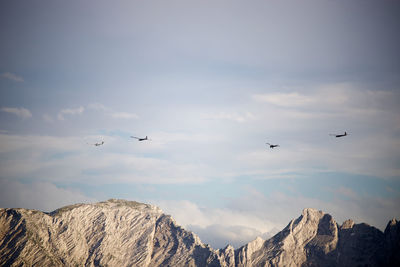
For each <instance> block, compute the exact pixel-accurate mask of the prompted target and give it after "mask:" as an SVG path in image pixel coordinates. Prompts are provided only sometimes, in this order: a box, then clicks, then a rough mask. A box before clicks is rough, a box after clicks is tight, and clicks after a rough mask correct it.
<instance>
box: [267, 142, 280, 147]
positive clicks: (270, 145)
mask: <svg viewBox="0 0 400 267" xmlns="http://www.w3.org/2000/svg"><path fill="white" fill-rule="evenodd" d="M266 144H267V145H269V148H274V147H278V146H279V145H272V144H270V143H266Z"/></svg>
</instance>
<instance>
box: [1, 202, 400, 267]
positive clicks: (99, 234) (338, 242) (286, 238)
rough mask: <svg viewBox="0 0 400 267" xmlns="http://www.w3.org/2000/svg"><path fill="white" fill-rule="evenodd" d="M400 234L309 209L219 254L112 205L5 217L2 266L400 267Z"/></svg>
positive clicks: (131, 205) (145, 210) (140, 207)
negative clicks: (338, 220)
mask: <svg viewBox="0 0 400 267" xmlns="http://www.w3.org/2000/svg"><path fill="white" fill-rule="evenodd" d="M399 244H400V227H399V223H398V221H397V220H392V221H390V222H389V223H388V226H387V228H386V230H385V232H384V233H382V232H381V231H380V230H378V229H376V228H374V227H372V226H369V225H367V224H355V223H354V222H353V221H352V220H347V221H345V222H344V223H343V224H342V226H341V227H338V224H337V223H336V222H335V220H334V219H333V218H332V216H331V215H329V214H326V213H323V212H322V211H318V210H315V209H310V208H308V209H304V210H303V211H302V213H301V216H300V217H298V218H297V219H295V220H291V221H290V222H289V224H288V225H287V226H286V227H285V228H284V229H283V230H282V231H281V232H279V233H277V234H276V235H275V236H273V237H272V238H270V239H268V240H263V239H262V238H260V237H258V238H256V239H255V240H253V241H251V242H249V243H248V244H246V245H244V246H243V247H240V248H238V249H236V250H235V249H234V248H233V247H232V246H229V245H228V246H226V247H225V248H224V249H219V250H214V249H212V248H211V247H210V246H208V245H206V244H203V243H202V242H201V240H200V238H199V237H198V236H197V235H196V234H194V233H192V232H189V231H186V230H185V229H184V228H182V227H180V226H179V225H178V224H177V223H176V222H175V221H174V220H173V218H172V217H171V216H169V215H165V214H163V213H162V211H161V210H160V209H159V208H157V207H155V206H152V205H148V204H143V203H139V202H135V201H126V200H119V199H110V200H107V201H103V202H99V203H94V204H76V205H70V206H66V207H63V208H60V209H57V210H55V211H53V212H50V213H43V212H40V211H35V210H25V209H0V266H20V265H27V266H32V265H39V266H76V265H77V266H106V265H108V266H224V267H235V266H243V267H244V266H359V265H362V266H399V265H400V264H399V263H400V256H399V255H400V253H399V251H400V245H399Z"/></svg>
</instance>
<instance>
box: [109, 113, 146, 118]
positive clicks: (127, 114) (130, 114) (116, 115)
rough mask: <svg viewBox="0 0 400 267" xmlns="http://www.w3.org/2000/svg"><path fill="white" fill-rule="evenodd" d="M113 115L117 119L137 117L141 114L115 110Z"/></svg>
mask: <svg viewBox="0 0 400 267" xmlns="http://www.w3.org/2000/svg"><path fill="white" fill-rule="evenodd" d="M111 117H113V118H117V119H137V118H139V116H138V115H137V114H135V113H128V112H113V113H111Z"/></svg>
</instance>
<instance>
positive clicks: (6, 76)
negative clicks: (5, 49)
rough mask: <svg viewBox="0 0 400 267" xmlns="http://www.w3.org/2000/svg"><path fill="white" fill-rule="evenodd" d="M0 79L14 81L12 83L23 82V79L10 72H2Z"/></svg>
mask: <svg viewBox="0 0 400 267" xmlns="http://www.w3.org/2000/svg"><path fill="white" fill-rule="evenodd" d="M0 77H2V78H4V79H8V80H11V81H14V82H23V81H24V79H23V78H22V77H21V76H18V75H17V74H14V73H11V72H3V73H2V74H0Z"/></svg>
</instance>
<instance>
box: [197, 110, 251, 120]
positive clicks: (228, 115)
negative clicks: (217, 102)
mask: <svg viewBox="0 0 400 267" xmlns="http://www.w3.org/2000/svg"><path fill="white" fill-rule="evenodd" d="M205 118H206V119H211V120H229V121H235V122H240V123H242V122H248V121H252V120H255V118H256V117H255V116H254V115H253V114H252V113H251V112H244V113H242V114H240V113H237V112H219V113H215V114H206V115H205Z"/></svg>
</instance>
